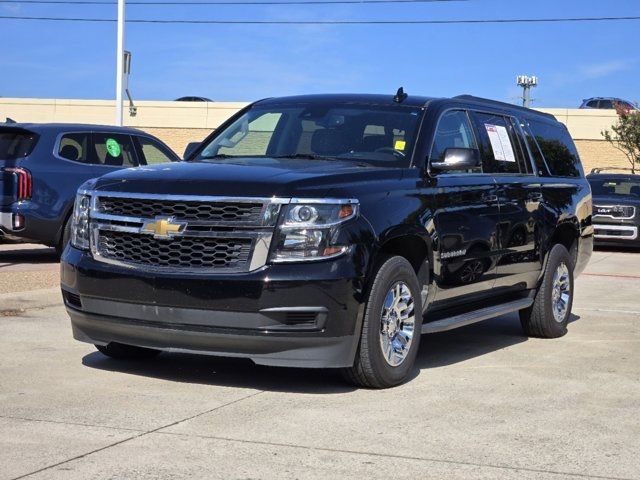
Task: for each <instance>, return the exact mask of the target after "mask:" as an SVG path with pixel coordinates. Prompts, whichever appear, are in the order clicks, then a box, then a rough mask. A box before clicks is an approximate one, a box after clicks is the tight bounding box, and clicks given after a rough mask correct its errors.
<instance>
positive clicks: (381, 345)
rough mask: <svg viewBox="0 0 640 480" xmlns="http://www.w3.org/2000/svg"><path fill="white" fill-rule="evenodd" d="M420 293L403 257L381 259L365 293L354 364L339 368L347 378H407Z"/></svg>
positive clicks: (389, 383)
mask: <svg viewBox="0 0 640 480" xmlns="http://www.w3.org/2000/svg"><path fill="white" fill-rule="evenodd" d="M420 293H421V292H420V285H419V282H418V278H417V277H416V274H415V272H414V271H413V267H412V266H411V264H410V263H409V262H408V261H407V260H406V259H405V258H403V257H399V256H394V257H386V258H384V259H383V260H382V261H381V263H380V264H379V266H378V269H377V271H376V274H375V279H374V281H373V285H372V287H371V290H370V291H369V295H368V297H367V303H366V307H365V313H364V320H363V325H362V332H361V335H360V343H359V346H358V351H357V352H356V359H355V362H354V365H353V366H352V367H350V368H346V369H343V375H344V377H345V378H346V379H347V380H348V381H349V382H351V383H353V384H355V385H357V386H360V387H367V388H388V387H393V386H395V385H398V384H400V383H402V382H404V381H405V380H407V378H408V377H409V374H410V373H411V370H412V368H413V364H414V362H415V359H416V355H417V353H418V347H419V346H420V334H421V331H422V302H421V297H420Z"/></svg>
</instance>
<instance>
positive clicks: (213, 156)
mask: <svg viewBox="0 0 640 480" xmlns="http://www.w3.org/2000/svg"><path fill="white" fill-rule="evenodd" d="M236 156H237V155H227V154H226V153H218V154H216V155H206V156H204V157H198V160H212V159H214V158H234V157H236Z"/></svg>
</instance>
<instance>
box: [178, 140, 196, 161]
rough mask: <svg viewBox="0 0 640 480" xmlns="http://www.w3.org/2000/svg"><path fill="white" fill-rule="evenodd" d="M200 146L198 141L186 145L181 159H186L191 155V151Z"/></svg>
mask: <svg viewBox="0 0 640 480" xmlns="http://www.w3.org/2000/svg"><path fill="white" fill-rule="evenodd" d="M199 146H200V142H191V143H189V144H188V145H187V148H185V149H184V155H183V156H182V158H183V160H186V159H187V158H189V157H190V156H191V154H192V153H193V152H195V151H196V150H197V149H198V147H199Z"/></svg>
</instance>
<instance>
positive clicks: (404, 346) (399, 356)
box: [380, 282, 415, 367]
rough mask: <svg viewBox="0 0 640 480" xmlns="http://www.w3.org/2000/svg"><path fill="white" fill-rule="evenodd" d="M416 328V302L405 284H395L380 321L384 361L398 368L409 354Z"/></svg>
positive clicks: (383, 306) (387, 297) (388, 293)
mask: <svg viewBox="0 0 640 480" xmlns="http://www.w3.org/2000/svg"><path fill="white" fill-rule="evenodd" d="M414 328H415V313H414V301H413V296H412V295H411V290H409V287H408V286H407V284H406V283H404V282H397V283H395V284H394V285H393V286H392V287H391V289H390V290H389V291H388V292H387V295H386V297H385V299H384V304H383V305H382V316H381V319H380V348H382V354H383V356H384V359H385V360H386V361H387V363H388V364H389V365H391V366H392V367H397V366H398V365H400V364H401V363H402V362H404V360H405V358H407V355H408V354H409V350H410V349H411V343H412V341H413V333H414Z"/></svg>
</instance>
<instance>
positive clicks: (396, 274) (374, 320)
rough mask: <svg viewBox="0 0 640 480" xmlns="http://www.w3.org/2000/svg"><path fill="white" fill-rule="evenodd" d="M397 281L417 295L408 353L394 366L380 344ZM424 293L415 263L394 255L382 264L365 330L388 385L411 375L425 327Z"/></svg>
mask: <svg viewBox="0 0 640 480" xmlns="http://www.w3.org/2000/svg"><path fill="white" fill-rule="evenodd" d="M397 282H404V283H405V284H406V285H407V286H408V287H409V290H410V291H411V295H412V296H413V301H414V316H415V320H414V325H415V330H414V335H413V340H412V343H411V347H410V349H409V354H408V356H407V357H406V358H405V360H404V361H403V362H402V363H401V364H400V365H398V366H397V367H392V366H391V365H389V364H388V363H387V361H386V360H385V359H384V356H383V352H382V347H381V345H380V320H381V316H382V308H383V304H384V300H385V298H386V296H387V293H388V292H389V289H390V288H391V287H392V286H393V285H394V284H395V283H397ZM420 294H421V291H420V285H419V282H418V278H417V277H416V274H415V272H414V271H413V268H412V266H411V264H410V263H409V262H408V261H407V260H406V259H405V258H403V257H390V258H388V259H386V260H385V261H384V262H382V263H381V264H380V266H379V268H378V271H377V273H376V276H375V280H374V283H373V286H372V288H371V291H370V292H369V296H368V299H367V308H366V313H365V325H366V328H367V331H366V332H363V334H365V335H367V341H368V344H369V346H370V348H369V354H370V362H371V364H372V367H373V369H374V371H375V372H376V376H378V377H379V379H380V380H381V383H383V384H384V385H388V386H393V385H397V384H399V383H402V382H403V381H404V380H406V378H407V377H408V375H409V373H410V371H411V370H412V368H413V365H414V363H415V359H416V355H417V354H418V349H419V346H420V335H421V329H422V301H421V296H420Z"/></svg>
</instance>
